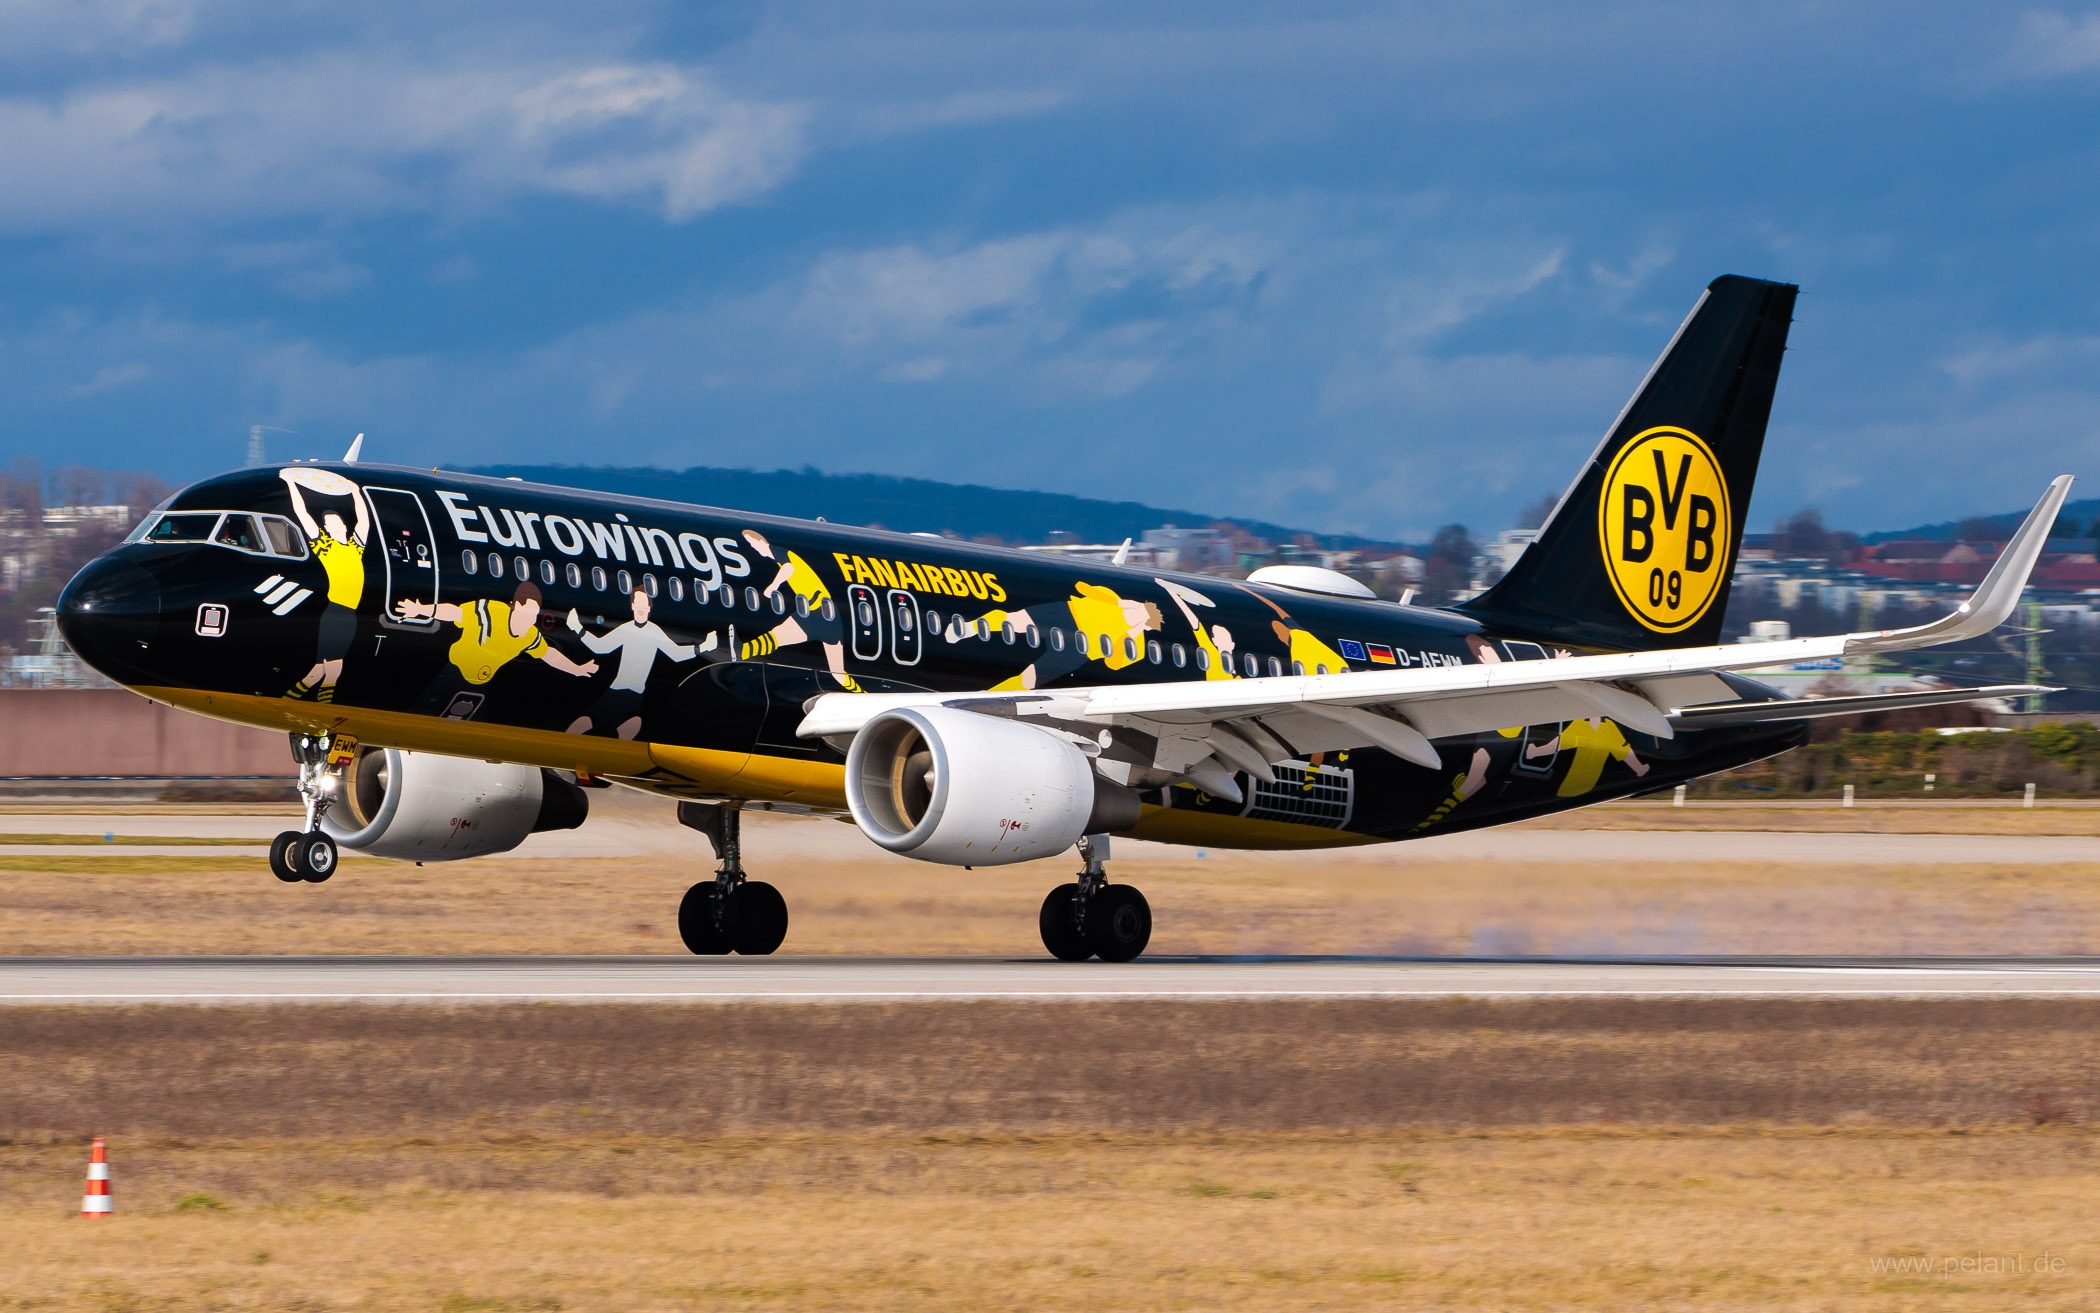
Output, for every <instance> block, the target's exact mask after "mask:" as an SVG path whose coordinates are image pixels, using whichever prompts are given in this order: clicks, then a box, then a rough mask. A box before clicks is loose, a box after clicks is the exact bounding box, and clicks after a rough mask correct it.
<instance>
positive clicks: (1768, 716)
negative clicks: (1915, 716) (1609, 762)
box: [1670, 684, 2063, 729]
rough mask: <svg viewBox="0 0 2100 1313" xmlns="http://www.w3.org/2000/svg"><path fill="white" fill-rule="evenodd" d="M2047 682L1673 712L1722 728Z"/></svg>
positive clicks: (1678, 719) (2004, 694)
mask: <svg viewBox="0 0 2100 1313" xmlns="http://www.w3.org/2000/svg"><path fill="white" fill-rule="evenodd" d="M2062 691H2063V690H2061V689H2056V688H2051V687H2049V686H2048V685H2046V684H1992V685H1989V686H1988V687H1984V688H1934V689H1918V690H1915V691H1913V692H1909V693H1869V694H1866V695H1864V696H1861V697H1842V698H1783V699H1781V700H1779V701H1777V702H1723V703H1719V704H1718V705H1715V706H1707V707H1685V708H1683V709H1682V710H1679V711H1673V712H1671V713H1670V719H1671V720H1672V721H1673V722H1675V723H1676V724H1677V725H1678V726H1680V727H1681V728H1684V729H1719V728H1721V727H1722V726H1725V725H1756V724H1760V723H1762V722H1765V721H1770V720H1813V719H1815V718H1816V717H1818V716H1858V715H1863V714H1865V713H1866V712H1869V711H1900V710H1902V709H1903V708H1905V707H1944V706H1952V705H1958V704H1960V703H1964V702H1983V701H1986V700H1988V699H1992V698H2017V697H2025V696H2027V695H2028V694H2030V693H2059V692H2062Z"/></svg>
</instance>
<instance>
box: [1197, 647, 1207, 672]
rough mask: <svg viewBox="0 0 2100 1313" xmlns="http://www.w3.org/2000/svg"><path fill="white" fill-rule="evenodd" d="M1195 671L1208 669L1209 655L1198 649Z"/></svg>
mask: <svg viewBox="0 0 2100 1313" xmlns="http://www.w3.org/2000/svg"><path fill="white" fill-rule="evenodd" d="M1196 669H1198V670H1209V669H1210V653H1209V652H1207V651H1205V650H1204V649H1203V648H1200V647H1199V648H1197V649H1196Z"/></svg>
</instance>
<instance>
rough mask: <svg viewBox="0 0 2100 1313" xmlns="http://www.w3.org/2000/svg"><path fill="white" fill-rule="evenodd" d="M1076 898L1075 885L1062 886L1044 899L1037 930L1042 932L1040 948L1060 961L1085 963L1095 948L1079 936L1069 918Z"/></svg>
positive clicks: (1077, 889)
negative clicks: (1046, 950) (1041, 945)
mask: <svg viewBox="0 0 2100 1313" xmlns="http://www.w3.org/2000/svg"><path fill="white" fill-rule="evenodd" d="M1078 898H1079V886H1078V885H1077V884H1061V885H1059V886H1057V888H1055V889H1052V890H1051V891H1050V893H1049V895H1048V896H1047V897H1045V898H1044V899H1043V911H1042V915H1041V916H1039V917H1037V918H1036V924H1037V928H1038V929H1040V930H1041V931H1042V932H1043V947H1044V948H1047V949H1049V950H1050V956H1052V957H1054V958H1056V959H1057V960H1058V961H1060V962H1084V961H1086V960H1087V959H1088V958H1090V957H1092V956H1093V955H1094V946H1093V945H1092V944H1090V943H1088V942H1087V939H1086V936H1085V935H1082V934H1080V933H1079V926H1078V925H1077V924H1076V923H1075V922H1074V920H1073V918H1072V911H1073V907H1074V904H1075V903H1076V902H1077V900H1078Z"/></svg>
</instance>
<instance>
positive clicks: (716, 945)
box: [678, 880, 730, 957]
mask: <svg viewBox="0 0 2100 1313" xmlns="http://www.w3.org/2000/svg"><path fill="white" fill-rule="evenodd" d="M716 888H717V886H716V884H715V882H714V881H712V880H702V881H701V882H700V883H699V884H696V885H694V886H693V887H692V888H690V889H688V890H686V891H685V897H684V898H681V899H680V900H679V901H678V937H679V938H680V939H682V940H684V941H685V946H686V951H688V952H690V953H694V954H697V955H698V956H700V957H720V956H721V955H722V954H724V953H727V952H728V951H729V949H730V942H729V935H728V933H727V932H725V931H724V930H723V929H722V927H720V926H718V925H716V924H715V890H716Z"/></svg>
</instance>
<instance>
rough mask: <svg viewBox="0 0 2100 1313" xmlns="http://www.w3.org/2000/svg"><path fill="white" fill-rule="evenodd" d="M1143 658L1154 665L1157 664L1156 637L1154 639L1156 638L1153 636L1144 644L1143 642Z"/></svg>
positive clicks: (1157, 646) (1157, 643) (1157, 648)
mask: <svg viewBox="0 0 2100 1313" xmlns="http://www.w3.org/2000/svg"><path fill="white" fill-rule="evenodd" d="M1145 659H1146V660H1147V661H1150V662H1151V663H1152V664H1153V665H1155V666H1156V665H1158V664H1159V640H1158V639H1156V638H1155V639H1153V640H1151V641H1150V642H1148V643H1146V644H1145Z"/></svg>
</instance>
